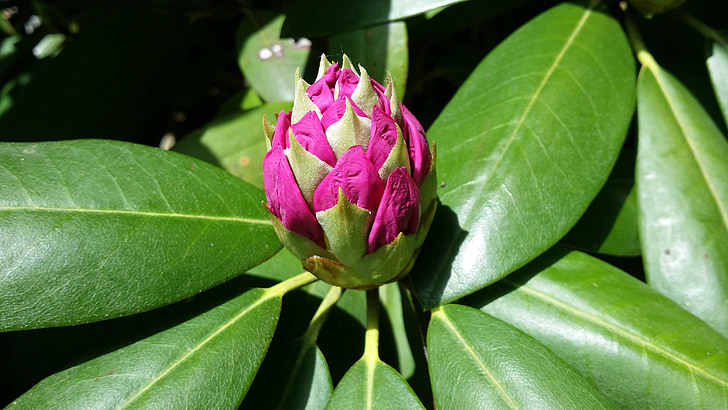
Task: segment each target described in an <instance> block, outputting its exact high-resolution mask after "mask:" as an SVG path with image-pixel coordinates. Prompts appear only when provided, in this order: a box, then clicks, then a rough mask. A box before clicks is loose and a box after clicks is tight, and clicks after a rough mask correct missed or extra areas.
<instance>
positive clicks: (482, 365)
mask: <svg viewBox="0 0 728 410" xmlns="http://www.w3.org/2000/svg"><path fill="white" fill-rule="evenodd" d="M432 313H433V319H434V317H435V316H436V315H437V316H438V317H439V318H440V320H441V321H442V322H443V323H444V324H445V326H447V327H448V328H449V329H450V331H451V332H452V334H453V335H454V336H455V337H456V338H457V339H458V341H459V342H460V344H461V346H463V348H465V351H466V352H467V353H468V354H469V355H470V356H471V357H472V358H473V360H474V361H475V363H477V364H478V366H479V367H480V368H481V369H482V370H483V372H484V373H485V375H486V376H487V377H488V378H489V379H490V381H491V382H492V383H493V385H494V386H495V387H496V389H497V390H498V392H499V393H500V395H501V397H502V398H503V400H504V401H505V402H506V403H507V404H508V406H509V407H511V408H513V409H517V408H518V406H517V405H516V403H515V402H514V401H513V399H512V398H511V396H510V395H509V394H508V392H506V391H505V389H503V386H501V384H500V382H499V381H498V379H496V378H495V376H494V375H493V374H492V373H491V372H490V370H488V367H487V366H486V365H485V363H483V361H482V360H480V357H479V356H478V354H477V353H476V352H475V351H474V350H473V348H472V347H470V343H468V341H467V340H465V338H464V337H463V335H462V334H461V333H460V331H459V330H458V329H457V328H456V327H455V325H454V324H453V323H452V321H451V320H450V318H449V317H448V316H447V314H446V313H445V311H444V310H443V309H442V308H437V309H435V310H433V312H432Z"/></svg>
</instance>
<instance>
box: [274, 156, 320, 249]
mask: <svg viewBox="0 0 728 410" xmlns="http://www.w3.org/2000/svg"><path fill="white" fill-rule="evenodd" d="M263 175H264V180H263V185H264V188H265V198H266V200H267V201H268V207H269V208H270V210H271V212H273V215H275V216H276V217H277V218H278V219H279V220H280V221H281V223H282V224H283V226H284V227H285V228H286V229H288V230H289V231H292V232H296V233H297V234H300V235H303V236H305V237H307V238H309V239H311V240H312V241H314V242H316V243H317V244H318V245H319V246H321V247H325V246H326V244H325V242H324V233H323V230H322V229H321V225H319V223H318V221H317V220H316V217H315V216H314V215H313V212H311V210H310V209H309V208H308V205H306V200H305V199H303V195H302V194H301V190H300V189H299V188H298V185H297V184H296V179H295V178H294V177H293V172H292V171H291V166H290V164H289V163H288V159H287V158H286V155H285V154H284V153H283V149H281V148H279V147H278V148H273V149H271V150H270V151H268V153H267V154H265V158H264V159H263Z"/></svg>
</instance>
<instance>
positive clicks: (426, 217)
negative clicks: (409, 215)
mask: <svg viewBox="0 0 728 410" xmlns="http://www.w3.org/2000/svg"><path fill="white" fill-rule="evenodd" d="M423 206H424V204H423ZM436 210H437V200H435V199H434V198H433V199H432V202H431V204H430V206H429V207H428V208H426V210H425V212H423V213H422V215H421V216H420V224H419V226H418V227H417V241H416V242H415V247H416V248H419V247H421V246H422V244H423V243H425V239H427V233H428V232H429V231H430V225H432V220H433V219H435V211H436Z"/></svg>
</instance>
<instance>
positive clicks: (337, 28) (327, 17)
mask: <svg viewBox="0 0 728 410" xmlns="http://www.w3.org/2000/svg"><path fill="white" fill-rule="evenodd" d="M461 1H463V0H419V1H410V0H350V1H348V2H346V3H345V4H343V5H342V3H341V2H340V1H337V0H299V1H297V2H296V3H295V4H294V5H293V7H291V10H290V11H289V12H288V17H287V18H286V22H285V24H284V25H283V30H282V33H283V35H286V36H298V37H300V36H306V37H320V36H325V35H328V34H336V33H344V32H348V31H352V30H358V29H362V28H366V27H371V26H375V25H378V24H382V23H386V22H390V21H395V20H402V19H405V18H407V17H412V16H416V15H418V14H423V13H425V12H427V11H430V10H435V9H438V8H441V7H445V6H448V5H451V4H455V3H460V2H461Z"/></svg>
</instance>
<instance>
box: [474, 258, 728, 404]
mask: <svg viewBox="0 0 728 410" xmlns="http://www.w3.org/2000/svg"><path fill="white" fill-rule="evenodd" d="M465 302H466V303H468V304H471V305H473V306H476V307H480V308H481V309H482V310H483V311H484V312H487V313H489V314H491V315H493V316H495V317H497V318H499V319H501V320H504V321H506V322H508V323H510V324H511V325H513V326H515V327H517V328H519V329H521V330H522V331H524V332H526V333H528V334H529V335H531V336H533V337H535V338H536V339H538V340H539V341H540V342H541V343H543V344H545V345H546V346H548V348H549V349H551V350H552V351H554V352H555V353H557V354H558V355H559V356H561V357H562V358H563V359H564V360H566V361H567V362H568V363H569V364H571V365H572V366H574V368H576V369H577V370H578V371H580V372H581V373H582V374H583V375H584V376H585V377H587V378H589V379H591V380H592V381H594V383H596V385H597V386H599V388H600V389H601V390H602V391H604V392H605V393H606V394H607V395H608V396H609V397H610V398H611V399H612V400H614V401H615V402H617V403H618V404H619V405H620V406H621V407H624V408H637V409H640V408H659V409H665V408H721V407H724V406H725V400H726V398H727V397H728V340H727V339H725V338H724V337H722V336H721V335H720V334H719V333H717V332H716V331H715V330H713V329H711V328H710V327H709V326H708V325H706V324H705V323H704V322H702V321H701V320H699V319H697V318H696V317H695V316H693V315H691V314H690V313H688V312H686V311H685V310H683V309H681V308H680V307H679V306H678V305H677V304H675V303H674V302H672V301H671V300H669V299H667V298H666V297H664V296H662V295H661V294H659V293H658V292H656V291H655V290H653V289H651V288H650V287H649V286H647V285H645V284H644V283H643V282H640V281H639V280H637V279H635V278H633V277H631V276H630V275H628V274H626V273H624V272H622V271H620V270H619V269H617V268H615V267H613V266H611V265H609V264H607V263H605V262H602V261H600V260H598V259H596V258H594V257H591V256H588V255H586V254H583V253H580V252H576V251H572V252H569V251H564V250H559V249H556V250H554V251H552V252H549V253H547V254H545V255H544V256H543V257H541V258H539V259H537V260H535V261H534V262H532V263H531V264H529V265H527V266H526V267H524V268H523V269H522V270H519V271H518V272H516V273H514V274H512V275H510V276H508V277H507V278H505V279H503V280H502V281H500V282H498V283H497V284H495V285H491V286H489V287H487V288H486V289H484V290H482V291H480V292H478V293H476V294H474V295H472V296H471V297H469V298H468V299H467V300H466V301H465Z"/></svg>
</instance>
